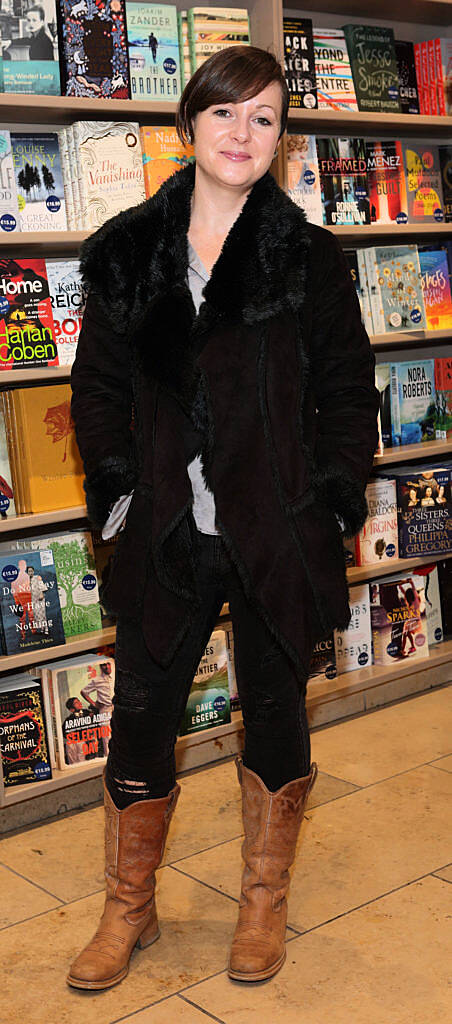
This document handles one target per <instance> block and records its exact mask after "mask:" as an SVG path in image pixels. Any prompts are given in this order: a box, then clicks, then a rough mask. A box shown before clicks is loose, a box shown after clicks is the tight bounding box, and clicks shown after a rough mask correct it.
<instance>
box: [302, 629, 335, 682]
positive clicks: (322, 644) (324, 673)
mask: <svg viewBox="0 0 452 1024" xmlns="http://www.w3.org/2000/svg"><path fill="white" fill-rule="evenodd" d="M335 676H337V668H336V652H335V649H334V633H332V634H331V636H329V637H327V639H326V640H318V641H317V643H316V645H315V647H314V650H313V652H312V657H311V664H310V666H309V680H312V679H319V678H322V677H323V678H324V679H334V678H335Z"/></svg>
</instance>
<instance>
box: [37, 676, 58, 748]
mask: <svg viewBox="0 0 452 1024" xmlns="http://www.w3.org/2000/svg"><path fill="white" fill-rule="evenodd" d="M40 671H41V688H42V703H43V708H44V720H45V723H46V727H47V730H46V731H47V747H48V753H49V761H50V765H51V767H52V768H56V751H55V726H54V719H53V715H52V705H51V701H50V692H49V681H48V677H49V675H50V672H49V670H48V669H47V668H41V670H40Z"/></svg>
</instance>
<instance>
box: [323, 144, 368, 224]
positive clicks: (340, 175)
mask: <svg viewBox="0 0 452 1024" xmlns="http://www.w3.org/2000/svg"><path fill="white" fill-rule="evenodd" d="M317 158H318V164H319V174H320V186H321V192H322V204H323V223H324V224H370V207H369V196H368V191H367V174H366V154H365V148H364V140H363V139H346V138H336V139H335V138H317Z"/></svg>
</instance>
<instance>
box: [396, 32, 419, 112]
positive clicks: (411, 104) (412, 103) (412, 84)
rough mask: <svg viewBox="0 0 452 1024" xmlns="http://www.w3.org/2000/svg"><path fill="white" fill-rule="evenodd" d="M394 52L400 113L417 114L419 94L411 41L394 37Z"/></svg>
mask: <svg viewBox="0 0 452 1024" xmlns="http://www.w3.org/2000/svg"><path fill="white" fill-rule="evenodd" d="M395 54H396V61H397V72H398V76H399V98H400V106H401V110H402V114H419V113H420V110H419V94H418V88H417V78H416V67H415V59H414V45H413V43H412V42H410V41H409V40H403V39H396V40H395Z"/></svg>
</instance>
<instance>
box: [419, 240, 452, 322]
mask: <svg viewBox="0 0 452 1024" xmlns="http://www.w3.org/2000/svg"><path fill="white" fill-rule="evenodd" d="M419 262H420V266H421V275H422V294H423V297H424V306H425V314H426V317H427V327H428V329H429V330H430V331H439V330H444V329H446V328H451V327H452V297H451V291H450V280H449V264H448V262H447V253H446V252H445V250H444V249H436V250H435V249H428V250H423V249H420V250H419Z"/></svg>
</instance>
